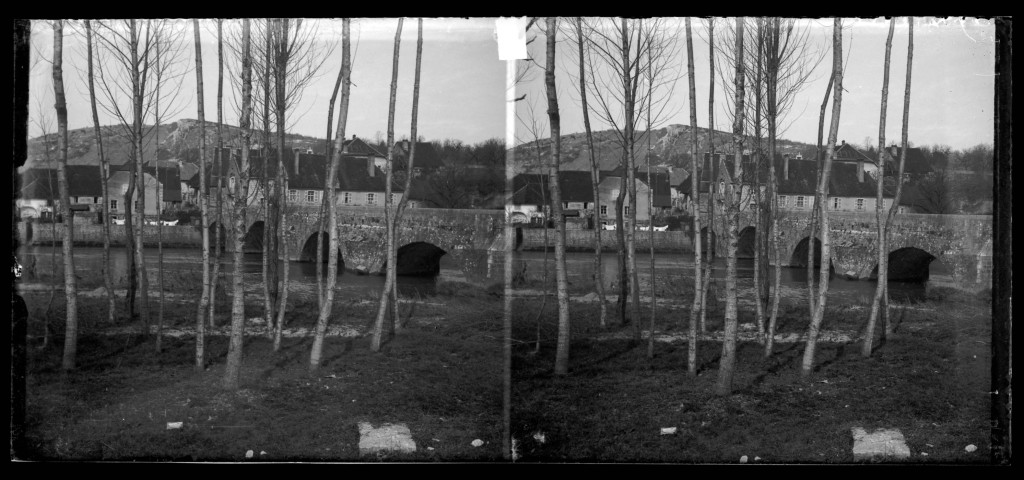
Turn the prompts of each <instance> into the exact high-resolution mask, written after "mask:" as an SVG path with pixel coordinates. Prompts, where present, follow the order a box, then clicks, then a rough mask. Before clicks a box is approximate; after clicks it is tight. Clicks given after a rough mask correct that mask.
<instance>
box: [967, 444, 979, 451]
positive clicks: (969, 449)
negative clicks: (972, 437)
mask: <svg viewBox="0 0 1024 480" xmlns="http://www.w3.org/2000/svg"><path fill="white" fill-rule="evenodd" d="M977 449H978V447H976V446H974V444H973V443H972V444H970V445H968V446H966V447H964V450H966V451H967V453H971V452H974V451H975V450H977Z"/></svg>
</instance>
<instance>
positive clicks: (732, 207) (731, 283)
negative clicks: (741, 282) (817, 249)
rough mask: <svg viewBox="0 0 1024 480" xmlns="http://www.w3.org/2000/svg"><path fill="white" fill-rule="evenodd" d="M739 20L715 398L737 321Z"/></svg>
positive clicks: (728, 377)
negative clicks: (719, 344) (723, 306)
mask: <svg viewBox="0 0 1024 480" xmlns="http://www.w3.org/2000/svg"><path fill="white" fill-rule="evenodd" d="M743 23H744V21H743V19H742V18H737V19H736V61H735V66H736V76H735V78H734V81H735V85H736V88H735V95H736V100H735V102H736V103H735V105H736V107H735V108H736V111H735V115H734V116H735V119H734V122H733V135H732V138H733V143H734V145H735V147H734V148H735V153H734V160H733V174H732V175H731V176H730V178H729V181H728V182H726V183H725V200H726V202H725V212H723V213H725V220H726V230H727V232H728V235H729V241H728V243H726V255H725V325H724V336H723V340H722V356H721V360H719V363H718V364H719V367H718V382H717V383H716V384H715V394H717V395H728V394H730V393H732V377H733V370H734V368H735V364H736V332H737V329H738V323H739V318H738V316H737V311H736V303H737V298H736V250H737V246H738V244H739V233H738V231H737V228H738V227H737V223H739V208H740V201H739V200H740V199H739V197H740V192H739V191H737V190H738V189H740V188H741V186H742V181H743V127H744V125H743V118H744V110H743V101H744V88H745V87H744V80H745V78H744V77H745V76H746V75H745V74H744V71H743V54H744V52H743V27H744V26H743ZM719 164H720V167H719V168H720V169H721V170H722V171H723V172H725V173H726V174H727V175H728V169H727V168H726V166H725V159H724V157H723V158H722V159H721V160H719Z"/></svg>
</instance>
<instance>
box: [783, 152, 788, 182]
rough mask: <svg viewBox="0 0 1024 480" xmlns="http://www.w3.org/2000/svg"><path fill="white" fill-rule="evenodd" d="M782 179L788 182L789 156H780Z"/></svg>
mask: <svg viewBox="0 0 1024 480" xmlns="http://www.w3.org/2000/svg"><path fill="white" fill-rule="evenodd" d="M782 179H783V180H789V154H788V153H785V154H783V155H782Z"/></svg>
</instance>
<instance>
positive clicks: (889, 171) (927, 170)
mask: <svg viewBox="0 0 1024 480" xmlns="http://www.w3.org/2000/svg"><path fill="white" fill-rule="evenodd" d="M887 150H888V151H889V157H888V158H887V159H886V162H885V176H887V177H895V176H896V175H899V169H900V163H899V161H900V154H901V153H902V152H903V149H901V148H900V147H898V146H896V145H895V144H893V145H892V146H890V147H889V148H888V149H887ZM932 173H934V169H933V168H932V166H931V164H929V163H928V159H927V158H926V157H925V155H924V151H923V150H921V149H920V148H907V158H906V160H905V161H904V164H903V179H904V180H918V179H921V178H924V177H926V176H928V175H931V174H932Z"/></svg>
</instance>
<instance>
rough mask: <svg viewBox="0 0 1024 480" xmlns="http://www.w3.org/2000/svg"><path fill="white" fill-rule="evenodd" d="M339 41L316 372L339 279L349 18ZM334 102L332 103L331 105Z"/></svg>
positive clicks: (312, 363) (312, 359) (313, 356)
mask: <svg viewBox="0 0 1024 480" xmlns="http://www.w3.org/2000/svg"><path fill="white" fill-rule="evenodd" d="M341 28H342V44H341V75H340V79H341V84H342V89H341V110H340V111H339V112H338V133H337V135H335V137H334V151H333V153H332V154H331V162H330V163H331V167H330V172H329V173H328V174H327V182H326V184H325V185H324V189H325V193H326V194H327V206H328V220H329V223H328V225H329V228H330V230H329V235H330V237H329V238H328V242H329V243H328V245H329V248H330V252H329V253H328V254H327V291H326V292H324V301H323V304H322V305H321V306H320V315H319V317H317V321H316V330H315V334H314V337H313V347H312V348H311V349H310V353H309V369H310V371H315V370H316V369H318V368H320V361H321V360H320V359H321V356H322V352H323V344H324V335H325V334H326V333H327V322H328V321H329V320H330V317H331V309H332V308H333V306H334V287H335V285H336V284H337V279H338V246H339V237H340V233H341V232H340V228H339V227H338V202H337V200H336V198H335V197H336V190H335V183H336V179H337V178H338V163H339V162H340V161H341V156H342V154H343V153H344V150H345V148H344V143H345V127H346V126H347V125H348V106H349V92H350V89H351V84H352V82H351V78H352V63H351V59H350V52H349V50H350V46H349V45H350V42H351V40H350V33H349V29H350V20H349V19H347V18H345V19H342V27H341ZM333 104H334V102H333V101H332V102H331V105H332V106H333Z"/></svg>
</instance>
